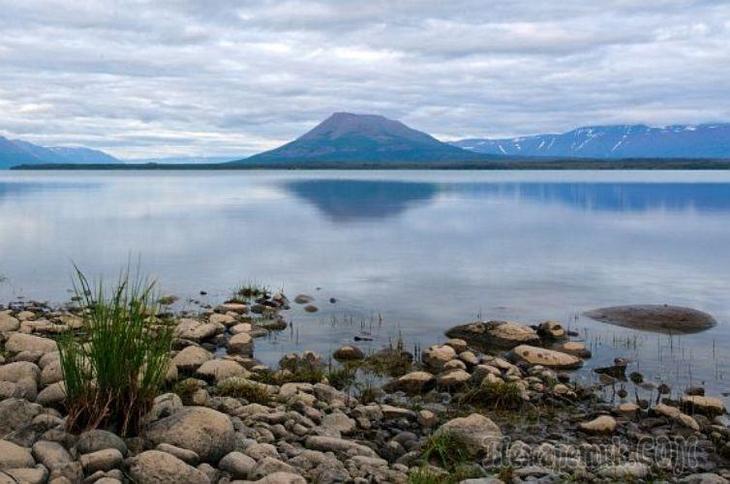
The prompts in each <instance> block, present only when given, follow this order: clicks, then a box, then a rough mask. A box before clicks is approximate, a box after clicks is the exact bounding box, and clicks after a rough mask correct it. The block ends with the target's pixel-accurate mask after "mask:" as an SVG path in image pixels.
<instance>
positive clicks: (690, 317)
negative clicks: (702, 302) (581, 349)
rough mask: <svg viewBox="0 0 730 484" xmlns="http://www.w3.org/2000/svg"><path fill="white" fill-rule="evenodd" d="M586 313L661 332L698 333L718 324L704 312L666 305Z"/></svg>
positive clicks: (611, 308)
mask: <svg viewBox="0 0 730 484" xmlns="http://www.w3.org/2000/svg"><path fill="white" fill-rule="evenodd" d="M585 315H586V316H588V317H589V318H591V319H595V320H596V321H601V322H603V323H608V324H614V325H617V326H624V327H627V328H633V329H640V330H645V331H655V332H660V333H684V334H688V333H697V332H699V331H704V330H706V329H709V328H712V327H713V326H715V325H716V324H717V321H716V320H715V318H713V317H712V316H711V315H709V314H707V313H705V312H702V311H698V310H696V309H692V308H685V307H680V306H669V305H666V304H646V305H631V306H613V307H608V308H599V309H594V310H592V311H588V312H586V313H585Z"/></svg>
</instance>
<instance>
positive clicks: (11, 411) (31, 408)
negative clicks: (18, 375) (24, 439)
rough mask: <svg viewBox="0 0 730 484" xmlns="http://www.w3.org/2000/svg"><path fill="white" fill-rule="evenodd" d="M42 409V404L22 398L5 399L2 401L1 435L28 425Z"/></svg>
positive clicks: (0, 415) (0, 408)
mask: <svg viewBox="0 0 730 484" xmlns="http://www.w3.org/2000/svg"><path fill="white" fill-rule="evenodd" d="M42 411H43V407H42V406H41V405H38V404H35V403H30V402H28V401H27V400H23V399H20V398H8V399H7V400H3V401H2V402H0V437H2V436H5V435H8V434H12V433H15V432H18V431H19V430H21V429H23V428H25V427H27V426H28V425H30V422H31V421H32V420H33V418H34V417H35V416H36V415H38V414H40V413H41V412H42Z"/></svg>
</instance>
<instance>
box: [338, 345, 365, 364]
mask: <svg viewBox="0 0 730 484" xmlns="http://www.w3.org/2000/svg"><path fill="white" fill-rule="evenodd" d="M332 357H333V358H334V359H335V360H337V361H352V360H362V359H363V358H365V353H363V352H362V350H361V349H360V348H358V347H357V346H352V345H345V346H341V347H340V348H339V349H337V351H335V352H334V353H333V354H332Z"/></svg>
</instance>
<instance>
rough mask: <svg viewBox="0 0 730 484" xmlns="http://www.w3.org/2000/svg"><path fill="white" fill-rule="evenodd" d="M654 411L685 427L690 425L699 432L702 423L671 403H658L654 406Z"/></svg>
mask: <svg viewBox="0 0 730 484" xmlns="http://www.w3.org/2000/svg"><path fill="white" fill-rule="evenodd" d="M654 411H655V412H656V413H658V414H659V415H663V416H665V417H667V418H669V419H672V420H674V421H676V422H678V423H680V424H682V425H684V426H685V427H688V428H690V429H692V430H694V431H695V432H699V430H700V425H699V424H698V423H697V421H696V420H695V419H694V418H692V417H691V416H689V415H686V414H684V413H682V411H681V410H680V409H678V408H676V407H671V406H669V405H665V404H663V403H660V404H658V405H657V406H656V407H654Z"/></svg>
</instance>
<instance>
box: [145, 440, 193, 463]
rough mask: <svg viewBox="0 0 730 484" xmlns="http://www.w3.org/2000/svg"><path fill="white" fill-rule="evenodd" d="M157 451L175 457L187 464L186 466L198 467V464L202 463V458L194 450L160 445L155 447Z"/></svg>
mask: <svg viewBox="0 0 730 484" xmlns="http://www.w3.org/2000/svg"><path fill="white" fill-rule="evenodd" d="M155 450H159V451H161V452H167V453H168V454H170V455H174V456H175V457H177V458H178V459H180V460H181V461H183V462H185V463H186V464H190V465H191V466H195V465H198V463H199V462H200V457H199V456H198V454H196V453H195V452H193V451H192V450H188V449H183V448H181V447H177V446H174V445H170V444H160V445H158V446H157V447H155Z"/></svg>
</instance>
